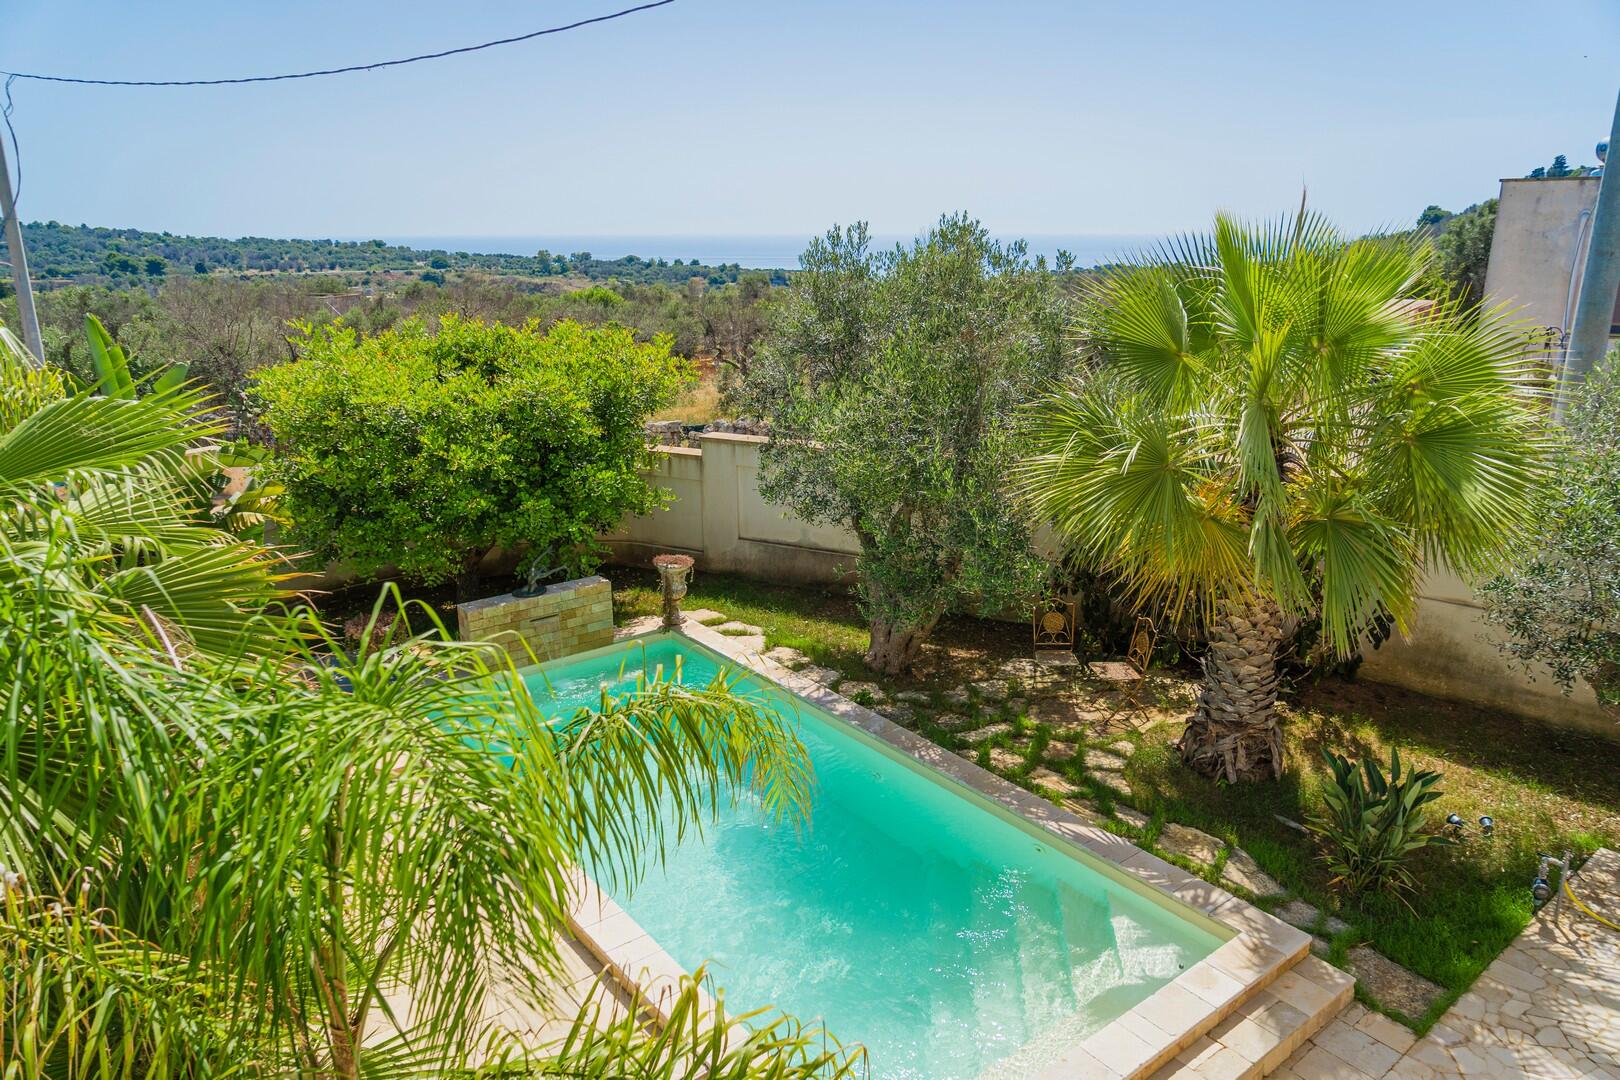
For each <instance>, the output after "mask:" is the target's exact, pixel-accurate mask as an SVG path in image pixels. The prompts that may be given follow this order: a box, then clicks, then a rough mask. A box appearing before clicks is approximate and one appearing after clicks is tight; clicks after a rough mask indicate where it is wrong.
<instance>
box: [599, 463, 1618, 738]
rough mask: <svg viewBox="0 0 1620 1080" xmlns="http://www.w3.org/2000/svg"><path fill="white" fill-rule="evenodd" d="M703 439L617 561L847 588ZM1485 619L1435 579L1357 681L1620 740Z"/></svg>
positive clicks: (829, 541) (839, 557) (839, 533)
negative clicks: (1506, 646) (1402, 630)
mask: <svg viewBox="0 0 1620 1080" xmlns="http://www.w3.org/2000/svg"><path fill="white" fill-rule="evenodd" d="M700 439H701V442H702V446H701V448H692V447H683V446H659V447H655V448H654V451H653V464H652V467H651V469H650V470H649V471H648V474H647V475H648V478H649V479H650V480H652V482H653V483H655V484H657V485H658V486H659V487H662V488H664V489H666V490H667V491H669V492H671V493H672V494H673V495H674V496H675V498H674V500H673V501H672V502H671V503H670V505H669V506H668V507H667V508H665V509H663V510H659V511H655V512H654V513H652V514H649V515H647V516H645V517H636V518H627V519H625V521H624V522H623V523H622V524H621V525H620V527H619V528H618V529H616V530H615V531H613V532H612V533H609V534H607V535H606V536H604V537H603V538H602V539H603V540H605V541H606V542H607V543H608V545H609V547H611V548H612V550H613V555H614V558H615V559H617V560H618V561H620V562H624V563H628V564H633V565H638V566H646V565H648V564H649V563H650V562H651V560H652V557H653V556H654V555H656V554H658V553H659V552H661V551H674V552H681V553H683V554H687V555H691V556H692V557H693V558H694V559H695V560H697V565H698V568H699V570H710V571H716V572H722V573H731V574H741V575H744V576H746V577H752V578H759V579H761V580H765V581H781V582H792V583H796V584H810V585H825V584H833V583H836V582H840V581H846V580H848V578H849V576H850V572H851V571H852V570H853V568H854V565H855V561H856V556H857V555H858V554H859V551H860V547H859V545H858V544H857V542H856V540H855V537H854V535H853V534H852V533H850V532H849V531H847V530H845V529H841V528H836V527H832V526H826V525H808V524H806V523H804V522H803V521H800V520H799V519H797V518H795V517H794V516H793V514H792V513H791V511H789V510H788V509H787V508H786V507H783V506H779V505H776V504H773V503H768V502H766V501H765V500H764V499H763V498H761V497H760V494H759V454H760V446H761V445H762V444H763V443H765V442H767V441H768V440H766V439H765V438H763V437H761V436H758V435H731V434H726V433H722V432H706V433H704V434H703V435H702V436H700ZM1480 616H1481V607H1480V604H1479V601H1478V599H1477V597H1476V596H1475V593H1474V591H1473V590H1472V589H1471V588H1469V587H1468V585H1467V584H1465V583H1464V582H1463V581H1462V580H1461V579H1460V578H1458V577H1457V576H1456V575H1455V574H1452V573H1450V572H1449V571H1448V572H1442V573H1435V574H1431V575H1429V578H1428V580H1427V581H1426V582H1425V585H1424V591H1423V594H1422V596H1421V599H1420V600H1419V603H1418V610H1417V615H1416V618H1415V619H1414V621H1413V625H1412V635H1411V637H1410V638H1406V639H1403V638H1400V637H1398V636H1397V637H1396V638H1394V639H1392V640H1390V641H1387V642H1385V643H1384V645H1383V646H1382V647H1381V648H1379V649H1376V650H1375V649H1372V648H1370V647H1369V648H1367V649H1366V650H1365V651H1364V657H1365V659H1364V661H1363V663H1362V666H1361V671H1360V674H1361V676H1362V677H1363V678H1366V679H1368V680H1370V681H1372V682H1381V683H1388V684H1390V685H1394V686H1402V687H1406V688H1408V689H1411V690H1417V691H1420V692H1422V693H1426V694H1430V695H1432V696H1434V697H1438V698H1443V699H1446V700H1449V701H1459V702H1466V703H1469V704H1473V705H1481V706H1486V707H1489V708H1494V709H1501V710H1503V711H1505V712H1510V713H1515V714H1517V715H1520V716H1528V717H1533V718H1535V719H1538V720H1544V721H1547V722H1549V723H1551V724H1554V725H1557V726H1559V727H1564V728H1570V729H1573V730H1579V731H1586V732H1591V733H1594V734H1599V735H1606V736H1608V737H1610V738H1614V739H1620V725H1617V724H1616V723H1615V722H1614V721H1613V720H1612V719H1610V718H1609V717H1608V716H1606V715H1605V714H1604V713H1603V712H1602V710H1600V709H1599V708H1598V704H1597V698H1596V697H1594V696H1593V694H1592V690H1591V688H1590V687H1588V686H1585V685H1581V686H1578V687H1576V689H1575V692H1574V693H1573V694H1570V695H1565V694H1564V693H1563V692H1562V691H1560V690H1559V688H1558V685H1557V684H1556V683H1554V682H1553V681H1552V678H1551V676H1550V675H1549V674H1548V673H1547V672H1546V671H1545V670H1544V669H1543V670H1541V671H1539V672H1537V673H1535V674H1534V677H1533V678H1532V677H1531V676H1530V675H1528V674H1526V672H1525V671H1524V669H1523V668H1521V667H1519V666H1517V665H1515V664H1512V663H1510V662H1509V661H1508V659H1507V658H1506V657H1505V656H1504V655H1503V654H1502V652H1501V651H1500V650H1499V649H1497V647H1496V645H1495V642H1497V641H1500V640H1501V636H1500V635H1499V634H1497V633H1496V631H1495V630H1493V629H1492V628H1489V627H1487V626H1486V625H1485V624H1484V622H1483V620H1482V619H1481V617H1480ZM1020 617H1022V616H1020Z"/></svg>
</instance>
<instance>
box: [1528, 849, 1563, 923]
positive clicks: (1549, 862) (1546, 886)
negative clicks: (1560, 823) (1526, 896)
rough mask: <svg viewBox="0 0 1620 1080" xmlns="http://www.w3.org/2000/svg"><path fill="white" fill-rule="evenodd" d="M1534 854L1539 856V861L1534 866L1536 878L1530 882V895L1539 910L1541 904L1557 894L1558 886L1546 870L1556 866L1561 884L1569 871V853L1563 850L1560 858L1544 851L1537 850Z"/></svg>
mask: <svg viewBox="0 0 1620 1080" xmlns="http://www.w3.org/2000/svg"><path fill="white" fill-rule="evenodd" d="M1536 854H1537V855H1538V856H1539V857H1540V859H1541V862H1540V863H1539V864H1538V865H1537V866H1536V879H1535V880H1534V881H1532V882H1531V883H1530V895H1531V896H1532V897H1534V898H1535V901H1536V908H1537V909H1538V910H1539V909H1540V908H1541V906H1542V905H1543V904H1545V903H1546V902H1547V901H1549V900H1551V899H1552V898H1553V897H1555V896H1557V895H1558V887H1557V886H1556V885H1554V884H1553V883H1552V880H1551V879H1550V878H1548V877H1547V871H1548V870H1550V869H1552V868H1553V867H1555V866H1556V867H1557V868H1558V882H1559V884H1563V881H1564V876H1565V875H1566V874H1568V873H1569V856H1570V853H1569V852H1568V851H1565V852H1564V857H1563V858H1561V859H1555V858H1553V857H1552V856H1551V855H1549V854H1547V853H1546V852H1545V851H1539V852H1537V853H1536Z"/></svg>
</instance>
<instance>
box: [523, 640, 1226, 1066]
mask: <svg viewBox="0 0 1620 1080" xmlns="http://www.w3.org/2000/svg"><path fill="white" fill-rule="evenodd" d="M677 655H679V656H680V657H681V658H682V665H683V681H685V682H687V683H695V684H703V683H707V682H708V681H709V680H710V679H712V678H713V677H714V675H715V673H716V672H717V671H718V670H719V667H720V666H721V664H722V663H723V661H722V660H721V659H720V658H719V657H718V656H716V655H715V654H711V653H710V652H708V651H707V650H705V649H702V648H700V647H698V646H696V645H695V644H693V643H692V642H689V641H685V640H677V639H671V638H654V639H651V640H650V641H648V642H645V643H632V644H630V645H627V646H624V647H621V648H619V649H615V650H614V651H613V652H612V653H611V654H609V655H606V656H598V657H595V658H591V659H586V660H583V661H577V662H573V663H567V662H563V663H559V664H554V665H550V666H548V667H547V668H546V669H545V674H544V676H543V677H542V676H541V675H539V674H533V675H530V676H529V678H528V682H529V685H530V687H531V689H532V691H533V692H534V694H535V696H536V698H537V699H538V700H540V701H542V702H546V701H548V700H549V701H554V702H555V706H556V709H555V711H557V712H571V711H573V709H575V708H577V707H578V706H580V705H586V706H590V705H594V704H596V702H597V701H599V700H600V698H599V695H600V687H601V684H602V683H604V682H610V683H617V682H620V681H621V680H620V677H619V673H620V667H621V665H623V669H624V671H623V681H624V682H633V681H634V679H635V676H636V675H637V674H639V673H640V671H641V670H642V669H644V668H646V669H649V670H650V669H652V668H654V667H656V666H657V665H660V664H662V665H663V666H664V669H665V671H666V673H668V672H670V671H672V670H673V668H674V666H675V660H676V657H677ZM750 686H751V691H752V692H754V693H757V694H760V695H763V696H765V697H766V698H768V699H769V700H771V701H773V702H774V703H776V704H777V705H778V706H780V708H781V710H782V712H783V714H784V715H787V716H790V717H791V718H792V721H793V723H794V724H795V725H796V727H797V730H798V733H799V736H800V738H801V739H802V740H803V741H804V744H805V746H806V747H807V748H808V750H809V752H810V757H811V761H812V763H813V765H814V768H815V774H816V788H815V794H814V803H813V806H812V809H811V815H810V820H809V821H808V823H806V825H805V826H804V827H802V828H799V829H795V828H793V827H791V826H782V825H777V824H774V823H773V822H771V821H770V820H769V819H768V818H767V817H766V816H765V815H764V814H763V813H761V811H760V810H759V808H758V807H757V806H755V805H748V804H745V805H743V806H741V807H739V808H737V809H736V810H734V811H729V812H727V813H726V814H725V816H724V818H723V819H722V820H721V821H720V822H719V824H718V825H717V826H712V827H709V828H706V829H705V832H704V835H703V837H702V838H700V839H699V838H694V839H693V840H692V841H690V842H688V843H686V844H683V845H682V846H681V847H680V848H679V849H678V850H676V851H674V852H672V853H671V855H670V857H669V859H668V860H667V862H666V864H665V865H664V866H663V867H661V868H659V867H656V866H655V867H654V868H653V869H652V870H651V872H650V874H649V876H648V878H647V879H646V880H645V881H643V882H641V883H639V884H638V885H637V886H636V887H635V888H634V889H633V890H630V891H626V890H623V889H621V890H619V891H618V892H616V893H615V894H614V899H615V900H617V901H618V902H619V903H620V904H621V905H622V906H623V907H624V908H625V909H626V910H627V911H628V912H629V913H630V914H631V916H632V917H634V918H635V919H636V921H637V922H639V923H640V924H641V926H642V927H643V928H645V929H646V930H647V932H648V933H650V934H651V935H652V936H653V937H654V938H655V939H656V940H657V941H658V942H659V944H661V945H662V946H663V947H664V948H665V950H667V951H668V952H669V953H670V955H671V956H673V957H674V958H675V959H676V960H677V961H678V962H679V963H680V964H682V965H683V966H684V967H686V968H687V969H688V970H690V969H693V968H695V967H697V966H698V965H700V964H707V965H708V968H709V972H710V973H711V974H712V976H713V977H714V980H715V982H716V983H717V984H718V985H719V986H720V987H722V988H724V990H725V992H726V1001H727V1006H728V1008H729V1009H731V1010H734V1011H738V1012H741V1011H746V1010H748V1009H752V1008H757V1007H759V1006H764V1005H774V1006H776V1007H778V1008H780V1009H783V1010H785V1011H787V1012H790V1013H792V1014H794V1015H796V1016H798V1017H800V1018H801V1019H804V1020H806V1021H814V1020H820V1021H822V1022H823V1023H825V1025H826V1026H827V1028H828V1029H829V1030H830V1031H831V1032H833V1033H834V1034H835V1035H837V1036H838V1037H839V1038H840V1039H841V1040H842V1041H843V1042H845V1043H846V1044H848V1043H855V1042H859V1043H862V1044H864V1045H865V1046H866V1047H867V1051H868V1053H869V1055H870V1057H871V1075H872V1076H873V1077H883V1078H903V1080H955V1078H971V1077H977V1076H980V1075H981V1074H984V1073H985V1072H986V1071H987V1070H988V1069H990V1068H991V1066H996V1068H995V1075H997V1076H1016V1075H1019V1074H1021V1073H1024V1072H1026V1071H1027V1070H1029V1069H1033V1068H1036V1067H1038V1066H1039V1064H1040V1063H1041V1062H1042V1061H1043V1060H1046V1059H1048V1058H1049V1057H1050V1056H1051V1053H1052V1049H1051V1048H1053V1047H1055V1046H1056V1045H1058V1044H1061V1043H1067V1042H1069V1041H1070V1040H1071V1039H1079V1038H1083V1037H1084V1036H1085V1035H1087V1034H1089V1033H1090V1032H1091V1031H1094V1030H1096V1029H1097V1028H1098V1027H1101V1026H1102V1025H1103V1024H1105V1023H1107V1022H1108V1021H1109V1020H1111V1019H1113V1018H1114V1017H1116V1016H1119V1015H1120V1014H1121V1013H1123V1012H1125V1011H1126V1010H1128V1009H1129V1008H1130V1007H1131V1006H1132V1005H1134V1004H1135V1003H1137V1002H1138V1001H1141V1000H1142V999H1143V998H1145V997H1147V996H1148V995H1149V994H1151V993H1152V992H1153V991H1154V990H1155V989H1157V988H1158V987H1160V986H1162V985H1164V984H1165V983H1166V982H1168V981H1170V980H1171V979H1173V978H1175V976H1176V975H1177V974H1178V973H1179V972H1181V971H1182V970H1184V969H1185V968H1187V967H1188V966H1190V965H1192V964H1193V963H1195V962H1196V961H1198V960H1200V959H1202V958H1203V957H1205V956H1207V955H1208V954H1209V953H1211V952H1213V951H1214V949H1215V948H1216V947H1217V946H1218V945H1219V944H1220V943H1221V939H1220V938H1218V937H1216V936H1215V934H1213V933H1211V932H1209V931H1207V930H1205V929H1204V928H1203V927H1202V926H1201V925H1198V924H1195V923H1193V922H1191V921H1188V920H1187V919H1184V918H1181V917H1179V916H1178V915H1177V914H1175V913H1174V912H1173V911H1171V910H1169V909H1167V908H1164V907H1161V906H1160V905H1159V904H1157V903H1155V902H1154V901H1153V900H1151V899H1149V898H1147V897H1145V896H1142V895H1140V894H1139V893H1137V892H1135V891H1134V890H1132V889H1130V888H1128V887H1126V886H1124V885H1122V884H1119V883H1117V882H1115V881H1114V880H1112V879H1111V878H1109V877H1107V876H1105V875H1103V874H1101V873H1099V872H1097V871H1095V870H1093V869H1091V868H1090V867H1088V866H1087V865H1086V864H1084V863H1083V862H1081V861H1080V860H1079V859H1078V858H1076V857H1074V856H1072V855H1070V854H1068V853H1067V849H1065V848H1062V847H1058V846H1055V845H1054V843H1052V842H1048V841H1046V840H1044V839H1042V838H1040V837H1038V836H1035V835H1032V834H1031V833H1029V832H1026V831H1025V830H1024V829H1023V828H1021V827H1019V826H1018V825H1016V824H1014V823H1013V822H1011V821H1009V820H1007V819H1006V818H1004V817H1002V816H1001V815H1000V814H998V813H997V812H995V811H993V810H991V809H989V807H988V805H987V804H986V803H984V802H983V801H980V800H979V798H978V797H977V796H973V795H971V794H970V793H968V792H967V791H966V789H964V788H961V787H959V786H957V785H956V784H954V783H953V782H952V781H950V780H948V779H946V778H945V777H943V776H939V775H938V774H934V773H931V772H929V771H926V770H924V769H923V768H922V767H921V766H919V765H916V764H914V763H913V764H908V763H907V762H905V761H903V760H901V759H900V758H899V757H898V756H897V755H896V753H895V752H893V751H885V750H884V749H880V748H879V747H878V746H877V745H875V744H874V743H872V742H871V741H869V740H868V739H867V738H866V737H865V736H863V735H857V734H855V733H853V731H852V729H851V728H849V727H848V725H845V724H843V723H842V722H841V721H838V720H836V719H834V718H832V717H830V716H827V715H825V714H823V713H821V712H819V710H816V709H815V708H814V707H813V706H810V705H809V704H808V703H807V702H805V701H803V700H801V699H799V698H797V697H795V696H794V695H791V694H788V693H787V692H786V691H784V690H782V689H780V688H776V687H774V686H773V685H772V684H769V683H768V682H767V681H765V680H759V679H751V680H750ZM998 1063H999V1064H998Z"/></svg>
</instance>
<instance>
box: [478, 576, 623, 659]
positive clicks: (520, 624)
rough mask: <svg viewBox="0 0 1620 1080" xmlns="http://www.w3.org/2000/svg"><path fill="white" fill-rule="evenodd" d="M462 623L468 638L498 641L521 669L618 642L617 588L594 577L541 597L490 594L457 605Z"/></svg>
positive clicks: (556, 587)
mask: <svg viewBox="0 0 1620 1080" xmlns="http://www.w3.org/2000/svg"><path fill="white" fill-rule="evenodd" d="M456 624H457V630H458V635H459V636H460V638H461V639H462V640H463V641H498V642H499V643H500V644H502V645H504V646H505V647H506V651H507V652H508V653H510V654H511V656H512V662H513V663H515V664H517V665H518V666H519V667H522V666H523V665H524V664H533V663H536V662H540V663H544V662H545V661H547V660H555V659H557V658H558V657H562V656H568V655H570V654H571V653H577V652H584V651H585V650H587V649H594V648H597V647H598V646H602V645H608V644H611V643H612V641H613V586H612V585H610V584H609V583H608V580H607V578H604V577H598V576H592V577H584V578H575V579H574V580H573V581H563V582H559V583H558V584H556V585H548V586H546V589H545V591H544V592H542V593H539V594H537V595H535V596H515V595H513V594H512V593H506V594H504V595H501V596H490V597H486V598H485V599H483V600H474V601H472V602H471V603H466V604H457V605H456ZM531 652H532V654H533V655H532V656H531V655H530V654H531Z"/></svg>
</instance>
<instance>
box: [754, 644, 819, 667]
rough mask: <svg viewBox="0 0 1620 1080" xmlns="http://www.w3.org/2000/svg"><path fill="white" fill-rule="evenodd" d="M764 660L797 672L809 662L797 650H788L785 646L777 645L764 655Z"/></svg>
mask: <svg viewBox="0 0 1620 1080" xmlns="http://www.w3.org/2000/svg"><path fill="white" fill-rule="evenodd" d="M765 659H767V660H769V661H770V662H771V663H773V664H781V665H782V666H783V667H785V668H788V669H789V670H791V671H798V670H799V669H800V668H802V667H804V666H805V665H806V664H808V663H809V662H810V658H809V657H808V656H806V655H804V653H802V652H800V651H799V650H798V649H790V648H788V647H787V646H786V645H778V646H776V648H774V649H772V650H770V651H769V652H767V653H765Z"/></svg>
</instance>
